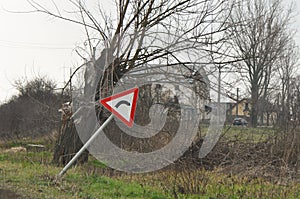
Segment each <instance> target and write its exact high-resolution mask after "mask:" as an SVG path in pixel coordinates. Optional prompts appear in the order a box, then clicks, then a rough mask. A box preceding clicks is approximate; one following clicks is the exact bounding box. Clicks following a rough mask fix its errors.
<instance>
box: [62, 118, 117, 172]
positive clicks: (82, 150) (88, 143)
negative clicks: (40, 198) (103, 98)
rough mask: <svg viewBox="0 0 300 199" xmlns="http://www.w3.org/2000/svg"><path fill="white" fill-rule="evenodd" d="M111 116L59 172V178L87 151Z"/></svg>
mask: <svg viewBox="0 0 300 199" xmlns="http://www.w3.org/2000/svg"><path fill="white" fill-rule="evenodd" d="M113 117H114V116H113V114H112V115H110V116H109V118H108V119H107V120H106V121H105V122H104V123H103V124H102V125H101V126H100V128H99V129H98V130H97V131H96V132H95V133H94V135H92V137H91V138H90V139H89V140H88V141H87V142H86V143H85V144H84V145H83V147H82V148H81V149H80V150H79V151H78V152H77V153H76V155H75V156H74V157H73V158H72V160H71V161H70V162H69V163H68V164H67V165H66V166H65V167H64V168H63V170H61V172H59V174H58V175H57V176H58V177H59V178H60V177H62V176H63V175H64V174H65V173H66V172H67V170H68V169H69V168H70V167H71V166H72V165H73V163H74V162H75V161H76V160H77V158H78V157H79V156H80V155H81V154H82V153H83V152H84V150H86V149H87V147H88V146H89V145H90V144H91V143H92V142H93V141H94V140H95V139H96V137H97V136H98V135H99V133H100V132H101V131H102V130H103V129H104V128H105V126H106V125H107V124H108V123H109V122H110V121H111V120H112V118H113Z"/></svg>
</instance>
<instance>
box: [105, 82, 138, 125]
mask: <svg viewBox="0 0 300 199" xmlns="http://www.w3.org/2000/svg"><path fill="white" fill-rule="evenodd" d="M130 93H133V100H132V106H131V110H130V120H129V121H128V120H126V119H125V118H124V117H123V116H122V115H121V114H119V113H118V112H117V111H116V110H115V109H114V108H113V107H111V106H110V105H108V104H107V102H109V101H111V100H114V99H117V98H119V97H123V96H125V95H128V94H130ZM138 93H139V88H138V87H135V88H132V89H129V90H125V91H123V92H121V93H117V94H115V95H112V96H110V97H107V98H104V99H101V100H100V103H101V104H102V105H103V106H104V107H105V108H106V109H107V110H109V111H110V112H111V113H112V114H114V115H115V116H117V118H119V119H120V120H121V121H122V122H123V123H124V124H126V125H127V126H128V127H129V128H131V127H132V126H133V122H134V115H135V110H136V104H137V100H138Z"/></svg>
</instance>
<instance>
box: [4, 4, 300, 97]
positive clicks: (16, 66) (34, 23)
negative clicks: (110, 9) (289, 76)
mask: <svg viewBox="0 0 300 199" xmlns="http://www.w3.org/2000/svg"><path fill="white" fill-rule="evenodd" d="M37 2H41V3H42V4H43V5H46V6H49V7H51V6H52V7H53V4H52V3H51V1H49V0H37ZM57 2H59V4H61V5H60V6H61V7H62V8H63V9H65V10H68V11H71V10H72V9H71V8H70V6H69V5H70V4H67V3H66V2H67V1H66V0H61V1H57ZM87 2H88V3H89V4H90V5H94V8H95V9H96V8H97V0H89V1H87ZM101 2H103V0H101ZM109 2H110V3H109V4H111V2H112V1H109ZM285 2H290V0H285ZM0 6H1V7H0V27H1V30H0V102H4V101H6V100H8V99H9V98H10V97H11V95H12V94H15V93H16V91H15V90H14V89H13V85H12V84H13V82H14V81H15V80H16V79H20V78H22V77H27V78H29V79H30V78H31V77H33V76H37V75H40V76H45V75H47V76H49V77H50V78H51V79H54V80H56V81H57V82H58V83H60V84H62V82H63V81H64V79H66V78H67V76H68V74H69V68H70V67H76V66H78V65H80V64H81V60H80V58H79V57H78V55H77V54H76V53H75V52H74V51H73V50H74V48H75V47H76V45H82V43H83V42H84V39H85V34H84V30H83V28H82V27H80V26H79V25H76V24H72V23H69V22H65V21H62V20H59V19H55V18H52V17H49V16H46V15H43V14H37V13H35V14H14V13H10V12H7V11H6V9H7V10H13V11H22V10H23V11H26V10H30V7H29V6H28V3H27V2H26V0H0ZM296 11H297V12H300V8H299V6H298V7H297V6H296ZM297 18H299V17H296V18H295V27H297V26H298V24H300V19H297ZM296 41H297V43H298V45H300V34H299V33H298V34H297V36H296ZM64 75H65V77H64Z"/></svg>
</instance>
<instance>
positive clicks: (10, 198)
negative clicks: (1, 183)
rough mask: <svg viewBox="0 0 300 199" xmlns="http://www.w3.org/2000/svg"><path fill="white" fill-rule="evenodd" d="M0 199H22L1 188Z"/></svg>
mask: <svg viewBox="0 0 300 199" xmlns="http://www.w3.org/2000/svg"><path fill="white" fill-rule="evenodd" d="M0 198H1V199H22V197H21V196H20V195H18V194H16V193H15V192H13V191H10V190H7V189H1V188H0Z"/></svg>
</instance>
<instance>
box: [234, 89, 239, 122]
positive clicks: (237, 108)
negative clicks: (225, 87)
mask: <svg viewBox="0 0 300 199" xmlns="http://www.w3.org/2000/svg"><path fill="white" fill-rule="evenodd" d="M235 111H236V112H235V116H236V117H238V115H239V88H236V109H235Z"/></svg>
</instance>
